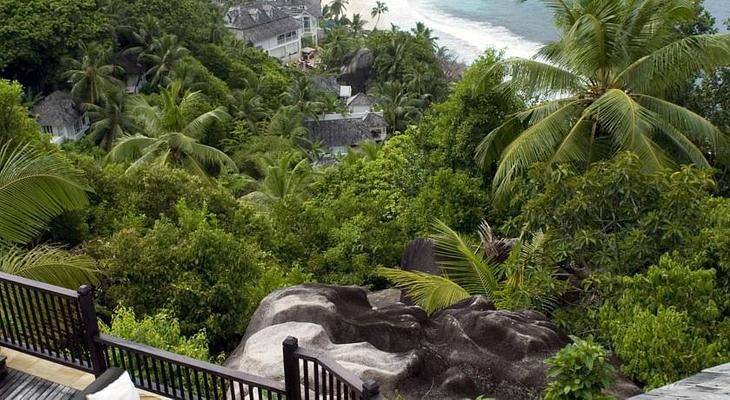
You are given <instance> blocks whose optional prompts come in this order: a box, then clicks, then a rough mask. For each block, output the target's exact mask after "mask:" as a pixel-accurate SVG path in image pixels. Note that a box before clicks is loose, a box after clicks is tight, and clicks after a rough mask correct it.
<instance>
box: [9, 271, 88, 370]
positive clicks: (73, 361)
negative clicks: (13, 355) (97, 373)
mask: <svg viewBox="0 0 730 400" xmlns="http://www.w3.org/2000/svg"><path fill="white" fill-rule="evenodd" d="M91 301H92V299H91V292H90V291H88V288H82V289H80V290H79V291H78V292H75V291H73V290H68V289H64V288H60V287H56V286H51V285H47V284H45V283H41V282H36V281H33V280H30V279H24V278H20V277H17V276H13V275H8V274H5V273H0V346H4V347H8V348H11V349H14V350H17V351H21V352H24V353H28V354H32V355H34V356H37V357H40V358H44V359H46V360H50V361H53V362H55V363H58V364H63V365H66V366H68V367H73V368H76V369H80V370H82V371H86V372H94V367H93V360H92V356H91V353H90V352H89V351H88V341H87V340H86V338H87V335H86V332H85V326H84V317H83V315H82V314H81V309H82V307H81V304H91V303H90V302H91ZM84 308H86V307H84ZM94 318H96V317H95V316H94Z"/></svg>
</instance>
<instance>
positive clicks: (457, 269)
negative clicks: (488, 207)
mask: <svg viewBox="0 0 730 400" xmlns="http://www.w3.org/2000/svg"><path fill="white" fill-rule="evenodd" d="M433 229H434V232H435V233H434V234H433V235H432V236H431V240H432V241H433V243H434V249H435V250H434V251H435V254H436V256H437V258H438V259H439V261H438V266H439V268H440V269H441V272H442V274H441V275H433V274H429V273H424V272H413V271H405V270H401V269H395V268H379V269H378V270H377V272H378V275H380V276H383V277H385V278H386V279H388V280H390V281H391V282H393V283H394V284H395V285H396V286H398V287H400V288H401V289H403V290H405V291H406V292H407V293H408V295H409V296H410V297H411V298H412V299H413V300H414V301H415V302H416V303H417V304H418V305H420V306H421V307H422V308H423V309H424V310H425V311H426V312H427V313H429V314H430V313H433V312H435V311H438V310H441V309H444V308H447V307H449V306H451V305H454V304H456V303H458V302H460V301H462V300H464V299H467V298H469V297H471V296H474V295H483V296H486V297H487V298H488V299H490V300H491V301H492V302H493V303H494V304H495V305H496V306H497V307H498V308H506V309H524V308H530V309H538V310H548V309H551V308H553V307H554V306H555V304H556V299H557V295H558V294H559V293H560V288H557V289H553V287H551V285H550V284H548V285H544V283H545V282H544V275H545V273H546V272H547V277H548V279H551V280H554V276H553V273H554V269H553V268H552V267H547V268H545V267H542V266H540V265H539V263H540V262H541V257H542V246H543V244H544V240H545V239H544V235H542V234H538V235H535V237H534V238H533V239H532V241H530V242H525V241H523V240H514V239H502V238H497V237H496V236H495V235H494V233H493V232H492V229H491V228H490V227H489V224H487V223H486V222H484V221H483V222H482V223H481V225H480V226H479V228H478V230H477V238H478V239H474V238H473V237H471V236H465V235H462V234H459V233H457V232H455V231H454V230H453V229H451V228H449V226H448V225H446V224H444V223H443V222H441V221H438V220H436V221H435V223H434V225H433ZM533 263H535V264H537V265H533ZM533 279H534V280H536V281H538V282H539V285H533V284H531V280H533ZM540 285H543V286H544V287H542V288H541V287H539V286H540ZM535 286H538V287H535ZM558 286H559V285H558Z"/></svg>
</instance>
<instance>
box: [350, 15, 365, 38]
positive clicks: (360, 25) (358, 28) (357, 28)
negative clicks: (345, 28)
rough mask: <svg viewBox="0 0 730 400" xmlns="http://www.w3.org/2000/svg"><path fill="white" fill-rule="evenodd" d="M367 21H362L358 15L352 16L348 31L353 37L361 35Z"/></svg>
mask: <svg viewBox="0 0 730 400" xmlns="http://www.w3.org/2000/svg"><path fill="white" fill-rule="evenodd" d="M366 23H367V21H365V20H364V19H362V17H361V16H360V14H353V16H352V20H351V21H350V31H352V36H353V37H358V36H360V35H362V33H363V32H364V30H365V24H366Z"/></svg>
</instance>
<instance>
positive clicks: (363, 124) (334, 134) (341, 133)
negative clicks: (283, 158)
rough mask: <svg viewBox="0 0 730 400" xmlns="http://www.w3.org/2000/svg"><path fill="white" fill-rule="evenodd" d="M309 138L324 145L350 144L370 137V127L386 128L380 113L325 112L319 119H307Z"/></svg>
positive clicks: (305, 123)
mask: <svg viewBox="0 0 730 400" xmlns="http://www.w3.org/2000/svg"><path fill="white" fill-rule="evenodd" d="M304 125H305V126H306V128H307V129H308V130H309V139H310V140H312V141H319V142H321V143H322V145H324V146H326V147H337V146H352V145H355V144H358V143H361V142H363V141H366V140H369V139H372V138H373V136H372V134H371V133H370V130H371V129H372V128H386V127H387V126H388V124H387V123H386V122H385V118H383V116H382V114H381V113H375V112H369V113H355V114H350V115H342V114H326V115H324V116H322V117H321V118H320V119H319V121H315V120H307V121H305V122H304Z"/></svg>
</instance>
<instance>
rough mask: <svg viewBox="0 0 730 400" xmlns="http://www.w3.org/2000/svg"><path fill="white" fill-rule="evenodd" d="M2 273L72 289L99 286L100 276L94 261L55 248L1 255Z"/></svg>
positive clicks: (36, 248) (12, 250)
mask: <svg viewBox="0 0 730 400" xmlns="http://www.w3.org/2000/svg"><path fill="white" fill-rule="evenodd" d="M0 271H2V272H5V273H8V274H13V275H18V276H22V277H24V278H28V279H33V280H37V281H42V282H46V283H50V284H52V285H57V286H63V287H67V288H69V289H78V287H79V286H81V285H88V284H92V285H93V284H96V283H97V282H98V279H97V274H98V272H99V271H98V270H97V269H96V265H95V263H94V260H93V259H92V258H91V257H88V256H84V255H75V254H71V253H69V252H68V251H65V250H63V249H61V248H59V247H53V246H38V247H35V248H33V249H31V250H28V251H25V250H21V249H17V248H12V249H10V250H9V251H7V252H5V253H4V254H2V255H0Z"/></svg>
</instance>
